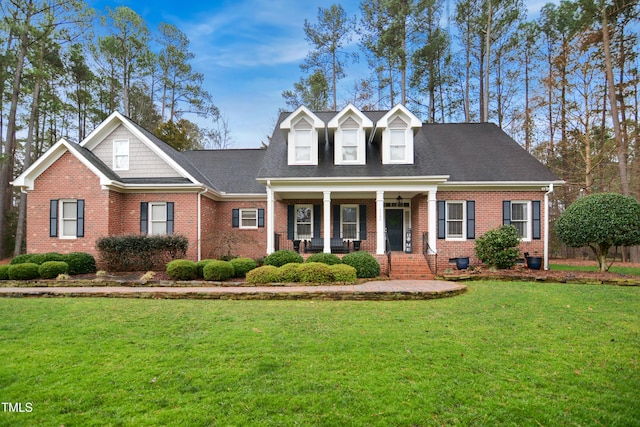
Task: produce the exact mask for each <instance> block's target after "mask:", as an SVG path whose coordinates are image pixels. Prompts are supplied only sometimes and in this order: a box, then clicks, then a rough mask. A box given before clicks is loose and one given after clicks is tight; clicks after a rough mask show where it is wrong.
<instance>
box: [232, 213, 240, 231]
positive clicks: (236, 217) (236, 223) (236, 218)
mask: <svg viewBox="0 0 640 427" xmlns="http://www.w3.org/2000/svg"><path fill="white" fill-rule="evenodd" d="M231 227H233V228H238V227H240V209H232V210H231Z"/></svg>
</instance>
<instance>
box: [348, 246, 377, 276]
mask: <svg viewBox="0 0 640 427" xmlns="http://www.w3.org/2000/svg"><path fill="white" fill-rule="evenodd" d="M342 263H343V264H347V265H350V266H351V267H353V268H355V269H356V275H357V277H358V278H364V277H366V278H369V277H378V276H379V275H380V264H379V263H378V260H376V259H375V258H374V257H373V255H371V254H370V253H369V252H364V251H358V252H351V253H350V254H347V255H345V256H343V257H342Z"/></svg>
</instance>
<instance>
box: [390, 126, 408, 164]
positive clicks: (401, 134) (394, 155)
mask: <svg viewBox="0 0 640 427" xmlns="http://www.w3.org/2000/svg"><path fill="white" fill-rule="evenodd" d="M389 132H390V141H389V159H390V160H391V161H392V162H394V161H403V160H405V158H406V148H407V141H406V139H405V135H406V133H407V131H406V129H390V131H389Z"/></svg>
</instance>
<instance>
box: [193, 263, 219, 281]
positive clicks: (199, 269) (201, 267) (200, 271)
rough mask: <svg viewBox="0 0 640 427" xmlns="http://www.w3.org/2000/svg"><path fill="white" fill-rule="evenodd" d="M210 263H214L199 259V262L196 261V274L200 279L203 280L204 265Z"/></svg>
mask: <svg viewBox="0 0 640 427" xmlns="http://www.w3.org/2000/svg"><path fill="white" fill-rule="evenodd" d="M211 261H215V259H201V260H200V261H198V263H197V264H196V266H197V267H196V268H197V271H196V274H197V276H198V277H199V278H200V279H204V272H203V270H204V267H205V265H207V264H209V263H210V262H211Z"/></svg>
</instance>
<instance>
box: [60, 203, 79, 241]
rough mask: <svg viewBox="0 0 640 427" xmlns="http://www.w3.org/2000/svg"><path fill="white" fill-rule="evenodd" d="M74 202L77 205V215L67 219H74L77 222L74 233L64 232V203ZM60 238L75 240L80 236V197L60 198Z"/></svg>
mask: <svg viewBox="0 0 640 427" xmlns="http://www.w3.org/2000/svg"><path fill="white" fill-rule="evenodd" d="M65 203H72V204H73V205H74V207H75V209H74V211H75V216H74V217H73V218H68V219H66V221H73V222H74V224H75V227H74V230H73V234H68V235H67V234H64V223H65V217H64V204H65ZM58 230H59V232H58V238H59V239H61V240H74V239H77V238H78V199H59V200H58Z"/></svg>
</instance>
